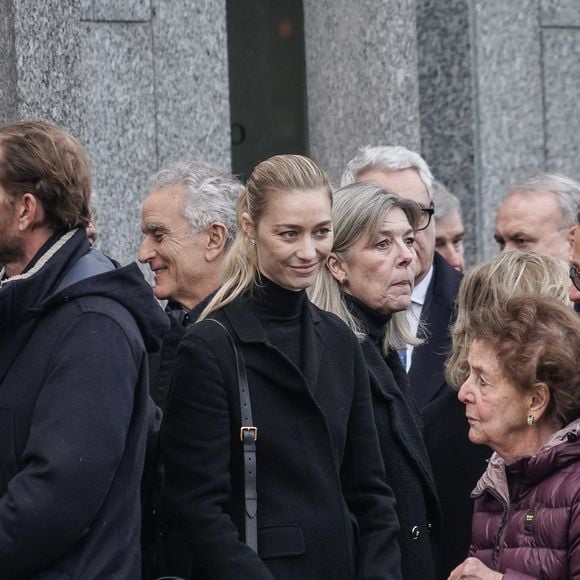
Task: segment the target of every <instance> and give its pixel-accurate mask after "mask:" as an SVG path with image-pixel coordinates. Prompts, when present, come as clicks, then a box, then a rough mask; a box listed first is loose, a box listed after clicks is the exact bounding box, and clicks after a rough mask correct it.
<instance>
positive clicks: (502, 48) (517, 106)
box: [417, 0, 580, 263]
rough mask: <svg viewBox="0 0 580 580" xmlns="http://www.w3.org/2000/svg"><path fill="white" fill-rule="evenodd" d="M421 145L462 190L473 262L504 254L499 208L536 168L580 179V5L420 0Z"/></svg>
mask: <svg viewBox="0 0 580 580" xmlns="http://www.w3.org/2000/svg"><path fill="white" fill-rule="evenodd" d="M417 10H418V16H417V23H418V33H417V38H418V46H419V79H420V83H419V85H420V111H421V123H420V126H421V143H422V146H423V153H424V156H425V158H426V159H427V161H428V163H429V164H430V165H431V167H432V169H433V171H434V173H435V174H436V176H437V177H438V178H439V179H440V180H441V181H443V183H445V184H447V185H448V187H449V188H450V189H451V190H452V191H454V192H455V193H456V194H458V196H459V197H460V199H461V201H462V207H463V211H464V214H465V215H464V217H465V221H466V226H467V229H466V233H467V239H466V246H467V252H468V262H469V263H474V262H476V261H479V260H482V259H484V258H488V257H490V256H493V255H494V254H496V253H497V245H496V243H495V241H494V239H493V231H494V222H495V215H496V212H497V208H498V206H499V204H500V202H501V200H502V198H503V196H504V194H505V191H506V189H507V187H508V186H509V185H510V184H511V183H513V182H514V181H516V180H519V179H521V178H523V177H525V176H527V175H528V174H530V173H531V172H533V171H536V170H547V171H559V172H562V173H564V174H566V175H569V176H570V177H573V178H575V179H580V166H579V165H578V162H577V160H578V154H579V152H580V104H579V102H578V98H577V95H579V94H580V58H579V57H580V3H578V2H576V0H521V1H519V2H505V1H504V0H446V1H445V2H443V1H442V0H417Z"/></svg>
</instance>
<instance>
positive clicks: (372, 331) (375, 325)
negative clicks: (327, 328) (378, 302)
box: [344, 293, 391, 352]
mask: <svg viewBox="0 0 580 580" xmlns="http://www.w3.org/2000/svg"><path fill="white" fill-rule="evenodd" d="M344 299H345V302H346V305H347V307H348V309H349V310H350V312H351V314H352V315H353V316H354V317H355V318H357V319H358V320H360V321H361V322H362V323H363V325H364V327H365V330H366V331H367V333H368V337H369V340H370V341H371V342H373V343H374V344H376V345H377V346H378V347H379V349H380V350H381V352H382V348H383V339H384V338H385V327H386V326H387V323H388V322H389V320H390V319H391V315H390V314H381V313H380V312H377V311H376V310H373V309H372V308H369V307H368V306H367V305H366V304H364V303H363V302H361V301H360V300H358V299H357V298H355V297H354V296H351V295H350V294H346V293H345V294H344Z"/></svg>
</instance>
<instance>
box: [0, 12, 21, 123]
mask: <svg viewBox="0 0 580 580" xmlns="http://www.w3.org/2000/svg"><path fill="white" fill-rule="evenodd" d="M0 54H1V55H2V58H0V79H2V81H1V82H0V123H5V122H7V121H11V120H13V119H15V118H16V117H17V101H18V99H17V95H18V90H17V71H16V49H15V46H14V3H13V2H12V0H6V1H5V2H2V3H0Z"/></svg>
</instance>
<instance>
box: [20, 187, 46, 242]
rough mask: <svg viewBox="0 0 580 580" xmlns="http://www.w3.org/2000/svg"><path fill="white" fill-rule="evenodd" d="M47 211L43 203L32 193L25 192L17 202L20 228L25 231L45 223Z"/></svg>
mask: <svg viewBox="0 0 580 580" xmlns="http://www.w3.org/2000/svg"><path fill="white" fill-rule="evenodd" d="M45 218H46V213H45V211H44V208H43V207H42V204H41V203H40V201H39V200H38V198H37V197H36V196H35V195H32V193H25V194H23V195H22V196H21V197H20V199H19V200H18V201H17V202H16V219H17V227H18V230H19V231H21V232H24V231H26V230H31V229H34V228H35V227H36V226H39V225H43V224H44V221H45Z"/></svg>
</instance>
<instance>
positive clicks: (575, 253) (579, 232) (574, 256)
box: [569, 227, 580, 304]
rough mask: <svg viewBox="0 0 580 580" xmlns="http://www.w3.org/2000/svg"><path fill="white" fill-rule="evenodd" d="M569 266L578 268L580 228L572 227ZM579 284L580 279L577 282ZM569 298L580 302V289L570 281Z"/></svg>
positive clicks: (575, 302) (579, 268) (579, 262)
mask: <svg viewBox="0 0 580 580" xmlns="http://www.w3.org/2000/svg"><path fill="white" fill-rule="evenodd" d="M570 266H574V267H575V268H576V269H577V270H580V228H578V227H576V228H574V243H573V244H572V251H571V253H570ZM577 284H578V285H579V286H580V280H579V281H578V282H577ZM569 296H570V300H572V302H574V304H580V290H578V288H576V286H574V284H572V283H570V292H569Z"/></svg>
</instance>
